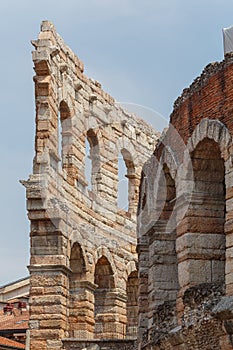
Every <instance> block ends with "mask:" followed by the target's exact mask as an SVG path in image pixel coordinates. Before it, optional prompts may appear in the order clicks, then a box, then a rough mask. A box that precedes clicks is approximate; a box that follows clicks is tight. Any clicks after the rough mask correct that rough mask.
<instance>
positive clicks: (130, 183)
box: [117, 148, 138, 212]
mask: <svg viewBox="0 0 233 350" xmlns="http://www.w3.org/2000/svg"><path fill="white" fill-rule="evenodd" d="M134 182H135V168H134V164H133V161H132V157H131V154H130V153H129V151H127V150H126V149H124V148H123V149H122V150H121V153H120V154H119V156H118V192H117V205H118V207H119V208H121V209H123V210H125V211H132V210H133V209H134V211H135V212H136V210H137V203H136V202H137V200H138V193H136V191H135V183H134Z"/></svg>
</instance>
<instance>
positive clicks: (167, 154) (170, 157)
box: [160, 145, 179, 180]
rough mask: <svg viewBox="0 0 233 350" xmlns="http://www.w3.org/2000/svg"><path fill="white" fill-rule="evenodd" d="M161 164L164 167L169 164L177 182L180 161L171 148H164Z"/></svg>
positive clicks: (173, 177) (172, 175) (171, 173)
mask: <svg viewBox="0 0 233 350" xmlns="http://www.w3.org/2000/svg"><path fill="white" fill-rule="evenodd" d="M160 163H161V164H162V165H164V164H167V167H168V168H169V172H170V175H171V177H172V179H173V180H176V175H177V170H178V166H179V164H178V160H177V159H176V155H175V153H174V152H173V150H172V148H171V147H170V146H168V145H166V146H165V147H164V148H163V151H162V155H161V157H160Z"/></svg>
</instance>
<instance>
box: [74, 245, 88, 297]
mask: <svg viewBox="0 0 233 350" xmlns="http://www.w3.org/2000/svg"><path fill="white" fill-rule="evenodd" d="M70 269H71V271H72V273H71V277H70V289H71V291H72V290H74V289H75V288H76V287H78V286H79V282H80V281H81V280H82V279H83V277H85V273H86V266H85V261H84V257H83V252H82V248H81V246H80V244H78V243H74V245H73V247H72V249H71V256H70Z"/></svg>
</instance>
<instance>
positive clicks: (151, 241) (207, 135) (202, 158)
mask: <svg viewBox="0 0 233 350" xmlns="http://www.w3.org/2000/svg"><path fill="white" fill-rule="evenodd" d="M232 136H233V54H228V55H226V56H225V59H224V60H223V61H222V62H220V63H212V64H210V65H208V66H207V67H206V68H205V69H204V71H203V72H202V74H201V76H200V77H198V78H197V79H196V80H195V81H194V82H193V84H192V85H191V86H190V87H189V88H188V89H185V90H184V91H183V94H182V96H181V97H180V98H178V100H177V101H176V102H175V104H174V110H173V113H172V114H171V118H170V125H169V128H168V129H167V131H166V132H165V133H164V134H163V137H162V138H161V139H160V141H159V143H158V144H157V147H156V149H155V152H154V155H153V156H152V157H151V159H150V160H149V161H147V163H146V164H145V166H144V167H143V172H142V181H141V186H140V201H139V216H138V248H137V250H138V254H139V299H138V300H139V339H138V341H139V348H140V349H141V350H142V349H143V350H155V349H156V350H157V349H161V350H162V349H163V350H168V349H169V350H171V349H172V350H181V349H182V350H183V349H187V350H194V349H198V350H199V349H200V350H207V349H208V350H214V349H216V350H220V349H222V350H230V349H233V259H232V257H233V204H232V203H233V141H232Z"/></svg>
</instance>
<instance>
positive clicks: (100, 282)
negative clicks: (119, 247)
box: [94, 255, 117, 339]
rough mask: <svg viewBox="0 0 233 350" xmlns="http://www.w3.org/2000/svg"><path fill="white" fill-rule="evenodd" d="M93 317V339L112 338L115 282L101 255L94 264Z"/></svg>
mask: <svg viewBox="0 0 233 350" xmlns="http://www.w3.org/2000/svg"><path fill="white" fill-rule="evenodd" d="M94 283H95V286H96V289H95V291H94V298H95V302H94V317H95V337H96V338H98V339H101V338H113V337H114V335H115V334H116V331H117V330H116V327H115V321H116V320H115V312H114V307H115V294H114V290H115V287H116V285H115V280H114V273H113V270H112V267H111V264H110V262H109V260H108V259H107V257H106V256H105V255H101V256H100V257H99V258H98V260H97V262H96V264H95V273H94Z"/></svg>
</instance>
